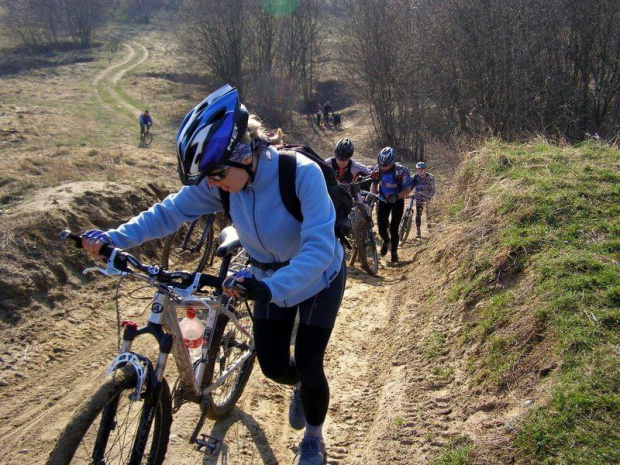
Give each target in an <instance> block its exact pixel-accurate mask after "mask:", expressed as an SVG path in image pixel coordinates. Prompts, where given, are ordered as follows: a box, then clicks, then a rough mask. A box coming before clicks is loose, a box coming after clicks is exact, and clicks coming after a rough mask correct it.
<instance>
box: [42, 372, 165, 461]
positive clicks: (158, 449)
mask: <svg viewBox="0 0 620 465" xmlns="http://www.w3.org/2000/svg"><path fill="white" fill-rule="evenodd" d="M135 386H136V373H135V370H134V369H133V367H131V366H123V367H121V368H119V369H118V370H116V371H115V372H114V373H112V374H111V375H109V376H108V377H107V378H106V379H105V381H104V382H103V384H102V385H101V386H100V387H99V388H98V389H97V390H96V391H95V392H94V393H93V394H92V395H91V397H90V398H89V399H88V400H87V401H86V402H84V403H83V404H82V406H81V407H80V408H79V410H78V411H77V412H76V413H75V414H74V416H73V418H72V419H71V420H70V421H69V423H68V424H67V426H66V427H65V429H64V431H63V432H62V434H61V435H60V438H59V439H58V442H57V443H56V446H55V447H54V450H53V451H52V452H51V454H50V456H49V459H48V461H47V463H48V464H49V465H52V464H53V465H59V464H60V465H62V464H69V463H93V457H92V455H93V451H92V450H93V449H94V447H95V445H96V444H99V445H101V442H102V441H103V442H104V444H103V446H104V447H105V448H106V449H107V448H108V446H109V448H110V453H114V454H116V456H114V457H106V458H105V461H102V460H103V458H102V459H101V460H98V461H97V463H106V464H111V463H129V462H128V461H129V460H130V459H131V452H132V449H133V447H134V439H135V438H141V437H143V436H142V435H143V434H144V433H146V435H147V445H146V447H145V449H144V451H145V454H144V456H143V458H142V461H141V463H146V464H149V465H159V464H161V463H163V461H164V457H165V455H166V451H167V449H168V438H169V436H170V425H171V423H172V400H171V397H170V389H169V388H168V384H167V383H166V380H165V379H164V380H162V389H161V394H160V396H159V401H158V403H157V405H156V408H155V415H154V419H153V420H152V422H150V428H149V430H148V431H144V428H145V426H146V425H148V424H149V423H148V421H147V420H146V416H148V412H147V411H146V410H144V405H145V402H144V401H143V400H142V401H136V402H129V401H127V402H128V403H129V405H128V406H127V407H128V411H127V415H126V416H125V418H126V419H129V418H130V417H131V418H132V419H131V420H130V421H132V420H136V421H137V427H136V430H135V434H134V435H133V437H131V438H129V440H130V443H129V445H128V447H129V449H128V451H127V457H124V456H123V455H122V454H121V456H120V459H121V461H120V462H115V461H114V459H115V458H118V455H119V452H118V450H117V449H115V447H117V448H118V447H120V444H119V439H114V440H112V439H113V438H115V437H117V436H118V437H120V433H121V430H126V429H127V428H122V426H123V425H124V423H125V422H124V421H123V422H120V423H119V421H118V418H119V417H120V416H121V415H120V414H119V410H120V411H123V407H124V401H125V400H127V398H128V394H129V392H130V391H133V390H134V389H135ZM125 394H127V395H125ZM121 401H123V404H121V408H120V409H119V403H120V402H121ZM136 403H141V404H142V405H141V406H140V412H139V414H138V415H130V411H131V409H132V407H133V405H132V404H136ZM108 409H112V410H111V411H112V413H111V414H112V415H113V416H114V418H110V421H111V422H112V427H109V428H106V427H105V420H104V416H106V415H109V414H110V412H111V411H110V410H108ZM98 418H101V420H100V421H99V422H97V421H96V420H97V419H98ZM132 424H133V423H132ZM95 425H98V426H99V427H100V429H99V430H98V431H97V432H96V433H94V434H91V435H88V433H89V431H90V429H91V427H92V426H95ZM130 435H131V433H130ZM87 436H88V439H86V438H87ZM102 436H103V438H102ZM149 439H150V440H151V443H150V447H149V446H148V440H149ZM90 440H93V441H94V444H93V448H89V447H88V444H84V441H86V442H89V441H90ZM81 445H84V447H81ZM105 452H108V450H106V451H105ZM76 454H80V455H78V456H77V457H76ZM82 454H84V455H82ZM123 459H127V460H128V461H123Z"/></svg>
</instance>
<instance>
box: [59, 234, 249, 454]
mask: <svg viewBox="0 0 620 465" xmlns="http://www.w3.org/2000/svg"><path fill="white" fill-rule="evenodd" d="M61 239H63V240H67V239H71V240H73V241H75V243H76V245H77V246H78V247H81V237H80V236H78V235H75V234H73V233H70V232H69V231H63V233H61ZM242 253H243V252H242V249H241V245H240V243H239V238H238V236H237V234H236V231H235V230H234V228H232V227H230V228H226V229H225V230H223V231H222V234H221V245H220V246H219V248H218V250H217V254H218V256H221V257H222V265H221V267H220V269H219V274H218V276H210V275H207V274H203V273H197V272H187V271H167V270H166V269H164V268H162V267H161V266H158V265H145V264H143V263H142V262H140V261H139V260H138V259H137V258H136V257H134V256H132V255H130V254H128V253H126V252H123V251H122V250H120V249H117V248H113V247H111V246H107V245H106V246H104V247H103V248H102V249H101V255H103V256H105V257H106V261H107V266H106V268H100V267H95V268H88V269H86V270H84V272H85V273H87V272H92V271H96V272H100V273H102V274H104V275H107V276H124V277H127V278H132V279H135V280H138V281H141V282H144V283H146V284H147V285H150V286H152V287H153V288H154V289H155V294H154V298H153V301H152V303H151V312H150V315H149V317H148V323H147V324H146V325H145V326H143V327H140V328H139V327H138V325H137V324H136V323H134V322H131V321H124V322H123V323H122V327H123V337H122V340H123V342H122V345H121V348H120V353H119V355H118V356H117V357H116V358H115V359H114V360H113V361H112V363H111V364H110V367H109V368H108V370H107V375H106V379H105V380H104V381H103V384H102V385H101V387H100V388H98V389H97V390H96V391H95V392H94V393H93V394H92V396H91V397H90V398H89V399H88V400H86V402H85V403H84V404H83V405H82V406H81V407H80V408H79V409H78V411H77V412H76V413H75V415H74V416H73V418H72V419H71V420H70V421H69V423H68V424H67V426H66V427H65V430H64V431H63V433H62V434H61V436H60V438H59V440H58V442H57V443H56V446H55V448H54V450H53V451H52V452H51V454H50V457H49V459H48V462H47V463H48V464H65V463H71V462H73V463H91V464H104V463H105V464H112V463H123V464H141V463H147V464H161V463H162V462H163V460H164V456H165V454H166V450H167V447H168V437H169V434H170V425H171V422H172V414H173V413H174V412H175V411H176V410H178V408H180V406H181V405H182V404H183V403H185V402H194V403H197V404H199V405H200V406H201V408H202V413H201V416H200V419H199V421H198V424H197V425H196V427H195V429H194V431H193V433H192V435H191V437H190V441H189V442H190V443H192V444H196V445H197V447H200V448H201V447H204V448H206V449H208V450H210V451H215V450H217V449H218V445H219V441H218V440H216V439H214V438H210V437H207V436H205V435H201V436H202V438H200V439H199V438H198V434H199V433H200V430H201V428H202V426H203V424H204V421H205V419H206V418H209V419H213V420H219V419H222V418H225V417H226V416H227V415H228V414H229V413H230V411H231V410H232V409H233V407H234V405H235V403H236V402H237V400H238V398H239V396H240V395H241V393H242V392H243V389H244V387H245V385H246V383H247V381H248V378H249V376H250V373H251V371H252V368H253V365H254V360H255V350H254V339H253V336H252V329H251V323H252V321H251V317H252V315H251V313H250V310H249V306H247V305H246V306H245V309H243V308H242V306H241V305H240V304H239V302H238V300H237V299H235V298H232V297H227V296H226V295H225V294H224V293H223V292H222V290H221V284H222V283H223V282H224V281H225V280H227V279H228V280H230V279H231V277H230V276H229V267H231V266H232V265H233V264H234V260H235V259H236V258H238V257H239V255H240V254H242ZM232 279H233V281H232V282H227V286H233V287H234V288H235V289H236V290H238V291H239V292H240V293H243V290H244V289H243V288H242V287H240V286H237V285H235V283H236V282H235V281H234V278H232ZM205 287H211V288H213V289H214V290H213V291H211V292H206V293H202V295H198V294H200V292H201V289H202V288H205ZM190 306H191V307H192V308H194V309H195V310H196V314H197V315H198V316H200V317H202V318H201V319H204V320H205V322H206V325H205V332H204V339H203V344H202V355H201V357H200V358H199V359H198V360H196V361H194V362H193V363H192V361H191V359H190V356H189V352H188V349H187V348H186V347H185V345H184V344H183V340H182V336H181V330H180V328H179V320H178V318H177V311H178V310H182V309H185V308H188V307H190ZM145 334H150V335H151V336H153V337H154V338H155V340H156V341H157V343H158V348H159V354H158V356H157V360H156V362H155V363H153V362H152V361H151V360H150V359H149V358H148V357H145V356H144V355H141V354H138V353H135V352H132V350H131V349H132V344H133V342H134V341H135V340H136V338H138V337H140V336H142V335H145ZM171 353H172V355H173V356H174V360H175V362H176V365H177V368H178V372H179V378H178V380H177V382H176V383H175V385H174V386H173V389H172V392H171V390H170V388H169V385H168V382H167V381H166V378H165V377H164V371H165V368H166V363H167V360H168V357H169V355H170V354H171Z"/></svg>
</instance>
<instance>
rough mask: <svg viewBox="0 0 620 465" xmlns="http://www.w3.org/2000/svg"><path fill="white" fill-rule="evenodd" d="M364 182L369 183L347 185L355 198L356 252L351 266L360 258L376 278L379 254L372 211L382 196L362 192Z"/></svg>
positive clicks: (361, 262) (354, 230) (353, 233)
mask: <svg viewBox="0 0 620 465" xmlns="http://www.w3.org/2000/svg"><path fill="white" fill-rule="evenodd" d="M364 182H367V179H362V180H360V181H358V182H356V183H351V184H348V185H347V187H348V188H349V191H350V192H351V197H353V208H352V209H351V215H350V218H351V226H352V228H351V234H352V238H353V249H354V252H353V256H352V257H351V261H350V262H349V264H350V265H353V264H354V263H355V259H356V258H359V260H360V264H361V265H362V268H364V270H365V271H366V272H367V273H368V274H369V275H370V276H376V274H377V272H378V271H379V254H378V253H377V241H376V239H375V234H374V231H373V226H374V223H373V221H372V209H373V206H374V203H375V201H376V200H377V199H380V196H378V195H376V194H373V193H371V192H369V191H365V190H362V189H361V188H360V184H363V183H364Z"/></svg>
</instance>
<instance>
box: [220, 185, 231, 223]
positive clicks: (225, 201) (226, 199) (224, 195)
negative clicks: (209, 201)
mask: <svg viewBox="0 0 620 465" xmlns="http://www.w3.org/2000/svg"><path fill="white" fill-rule="evenodd" d="M219 190H220V200H221V201H222V207H224V213H226V216H227V217H228V219H229V220H230V192H227V191H225V190H224V189H219Z"/></svg>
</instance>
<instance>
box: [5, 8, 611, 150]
mask: <svg viewBox="0 0 620 465" xmlns="http://www.w3.org/2000/svg"><path fill="white" fill-rule="evenodd" d="M0 7H1V10H0V12H1V13H2V14H1V15H0V17H1V18H2V21H3V24H2V28H3V30H4V31H5V33H9V34H11V35H12V36H13V37H16V38H18V39H19V40H21V41H22V42H23V44H25V45H28V46H31V47H45V46H49V45H54V44H58V43H61V42H62V41H67V40H69V41H72V42H74V43H76V44H78V45H79V46H83V47H87V46H89V44H90V43H91V36H92V32H93V30H94V29H96V27H98V26H100V25H101V24H102V23H103V22H104V21H106V20H108V19H116V20H131V21H137V22H148V21H149V19H150V18H151V16H152V15H153V14H154V13H155V12H156V11H157V10H159V9H161V8H163V7H165V8H167V9H168V12H166V13H164V14H167V15H169V16H170V17H171V18H172V19H173V20H176V21H178V23H177V27H178V31H179V39H180V42H181V44H182V45H183V47H182V48H183V50H185V52H186V57H187V60H188V61H189V62H191V63H193V64H194V65H198V66H199V67H200V68H201V69H202V70H203V71H206V72H207V75H208V80H209V82H208V83H206V84H209V85H211V84H213V85H217V84H221V83H223V82H230V83H231V84H233V85H235V86H237V87H238V88H239V89H240V90H241V93H242V95H243V96H244V99H246V100H248V101H249V102H250V103H251V105H252V108H253V109H255V110H256V111H257V112H259V113H260V114H261V115H262V116H263V117H264V118H265V119H267V120H268V121H269V123H270V124H272V125H278V124H285V125H286V124H287V123H290V122H291V121H292V111H293V109H294V108H295V105H296V104H299V103H303V104H305V108H306V109H309V108H312V106H313V105H316V103H317V100H318V94H317V89H318V88H320V84H321V83H324V82H325V81H327V80H330V79H340V80H341V82H342V84H343V85H344V87H345V88H346V89H348V91H349V92H350V93H351V94H353V95H355V99H356V100H360V99H362V100H363V101H364V102H366V104H367V105H368V107H369V108H370V111H371V115H372V119H373V122H374V124H375V128H376V133H377V139H378V143H379V144H381V145H392V146H394V147H396V148H397V149H398V150H399V151H400V153H401V154H402V155H403V156H404V157H405V158H407V159H410V160H416V159H419V158H422V157H423V147H424V141H425V140H428V139H429V138H433V139H449V138H451V137H453V136H455V135H456V136H462V135H465V136H470V135H493V136H496V137H501V138H505V139H515V138H520V137H528V136H531V135H532V134H542V135H545V136H547V137H552V138H565V139H568V140H570V141H578V140H582V139H584V138H587V137H589V136H595V135H597V136H600V137H602V138H605V139H608V140H611V139H614V138H618V137H619V133H620V1H618V0H588V1H587V2H585V1H581V0H511V1H509V2H507V1H505V0H340V1H336V0H227V1H221V0H116V1H111V0H0ZM324 57H331V61H330V60H323V58H324ZM334 65H336V67H334ZM335 69H336V71H334V70H335ZM322 97H323V98H336V97H337V96H336V95H330V96H322ZM297 108H302V106H301V105H300V106H297Z"/></svg>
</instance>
